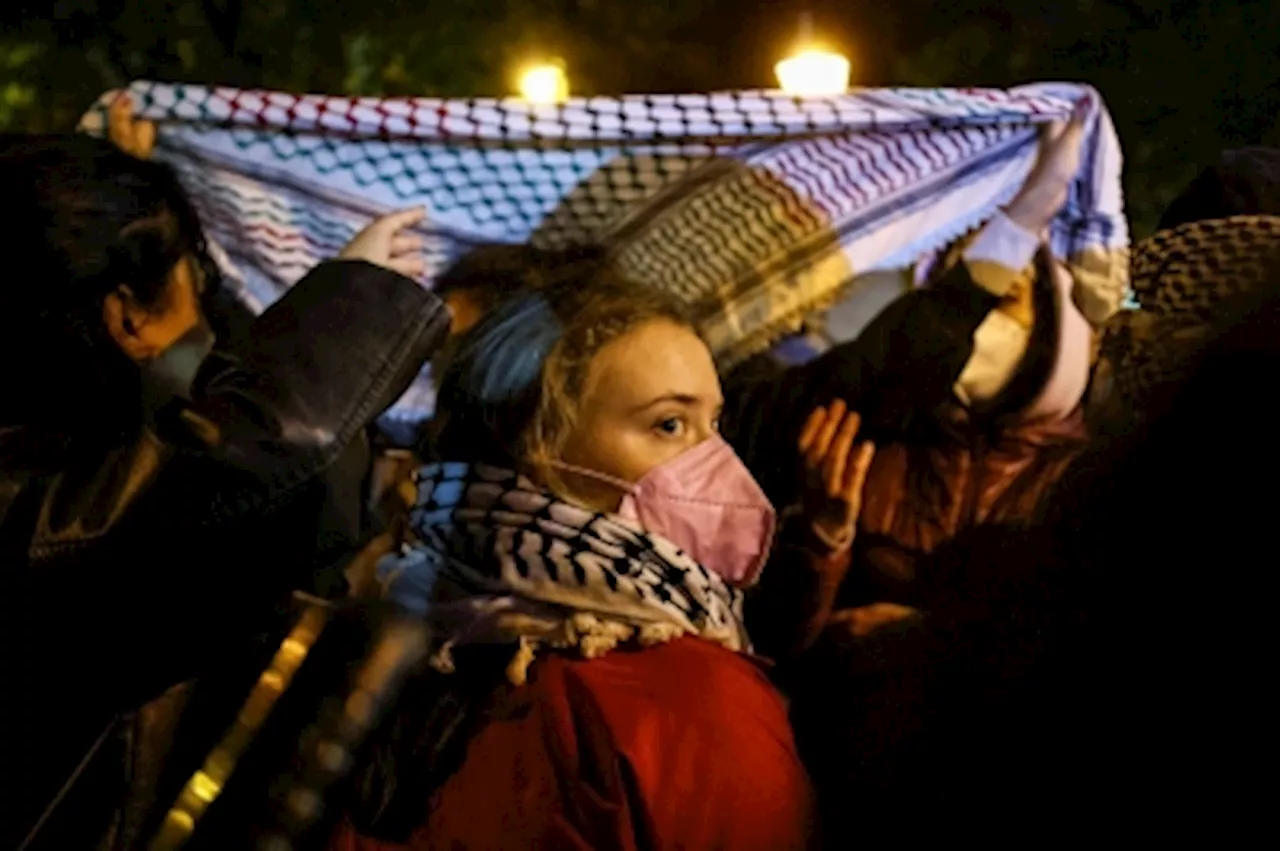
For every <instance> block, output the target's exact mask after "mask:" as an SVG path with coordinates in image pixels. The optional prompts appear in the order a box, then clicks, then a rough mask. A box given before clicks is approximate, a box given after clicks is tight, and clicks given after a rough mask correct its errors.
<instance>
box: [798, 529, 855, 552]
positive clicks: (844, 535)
mask: <svg viewBox="0 0 1280 851" xmlns="http://www.w3.org/2000/svg"><path fill="white" fill-rule="evenodd" d="M808 532H809V538H810V540H811V541H812V543H813V544H814V545H815V546H816V548H818V549H819V550H820V551H822V552H824V553H825V554H826V555H828V556H833V555H839V554H841V553H844V552H846V551H847V550H848V549H849V548H850V547H851V546H853V538H854V534H855V532H854V528H853V527H852V526H842V527H840V528H839V529H834V530H833V529H831V528H829V527H828V526H827V525H826V524H824V523H821V522H819V521H817V520H814V521H812V522H810V523H809V526H808Z"/></svg>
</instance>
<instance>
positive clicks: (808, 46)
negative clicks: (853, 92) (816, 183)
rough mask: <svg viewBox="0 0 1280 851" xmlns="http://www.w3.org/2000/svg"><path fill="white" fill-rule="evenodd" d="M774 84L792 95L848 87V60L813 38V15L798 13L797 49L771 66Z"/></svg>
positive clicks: (821, 94) (812, 94)
mask: <svg viewBox="0 0 1280 851" xmlns="http://www.w3.org/2000/svg"><path fill="white" fill-rule="evenodd" d="M773 72H774V74H776V75H777V77H778V85H779V86H780V87H781V88H782V91H783V92H784V93H785V94H789V95H792V96H793V97H830V96H832V95H842V94H844V93H845V92H846V91H848V90H849V60H848V59H846V58H845V57H843V56H841V55H840V54H839V53H833V52H831V51H829V50H824V49H822V48H821V47H819V46H818V43H817V42H816V41H814V38H813V16H812V15H810V14H809V13H808V12H804V13H802V14H801V15H800V38H799V49H798V50H797V51H796V52H795V53H793V54H792V55H791V56H788V57H787V58H786V59H783V60H782V61H781V62H779V63H778V64H777V65H775V66H773Z"/></svg>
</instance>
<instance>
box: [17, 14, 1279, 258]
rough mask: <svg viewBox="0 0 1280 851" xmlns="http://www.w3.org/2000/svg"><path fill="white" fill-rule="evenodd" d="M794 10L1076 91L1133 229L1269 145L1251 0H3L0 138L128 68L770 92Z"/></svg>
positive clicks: (927, 72) (862, 76)
mask: <svg viewBox="0 0 1280 851" xmlns="http://www.w3.org/2000/svg"><path fill="white" fill-rule="evenodd" d="M806 7H807V8H808V9H809V10H810V11H812V13H813V15H814V22H815V33H816V34H817V35H818V36H820V37H823V38H824V39H825V40H826V41H828V43H830V45H831V46H832V47H835V48H838V49H839V50H840V51H841V52H843V53H844V54H845V55H847V56H849V57H850V59H851V60H852V62H853V69H854V70H853V83H854V84H855V85H869V86H878V85H920V86H943V85H961V86H1008V85H1013V84H1017V83H1021V82H1031V81H1039V80H1070V81H1076V80H1079V81H1086V82H1089V83H1092V84H1093V85H1094V86H1096V87H1097V88H1098V89H1099V90H1100V91H1101V92H1102V95H1103V97H1104V98H1105V99H1106V101H1107V104H1108V106H1109V107H1110V109H1111V112H1112V114H1113V116H1114V117H1115V121H1116V125H1117V128H1118V130H1119V132H1120V136H1121V140H1122V143H1123V145H1124V148H1125V155H1126V160H1127V174H1126V188H1127V192H1128V203H1129V211H1130V216H1131V218H1132V221H1133V224H1134V230H1135V235H1136V236H1143V235H1145V234H1147V233H1149V232H1150V231H1151V229H1152V228H1153V227H1154V224H1155V220H1156V218H1157V217H1158V215H1159V212H1160V211H1161V209H1162V208H1163V206H1164V205H1165V204H1166V203H1167V202H1168V201H1169V200H1170V198H1171V197H1172V196H1173V194H1174V193H1176V192H1177V191H1178V190H1179V189H1180V188H1181V187H1182V186H1183V185H1184V184H1185V183H1186V182H1187V181H1188V180H1190V178H1191V177H1192V176H1193V175H1194V174H1195V172H1196V171H1198V170H1199V168H1200V167H1202V166H1203V165H1204V164H1205V162H1206V161H1207V160H1209V159H1211V158H1212V157H1213V156H1214V155H1215V154H1216V153H1217V152H1218V151H1219V150H1221V149H1222V148H1224V147H1231V146H1237V145H1243V144H1257V143H1269V144H1280V58H1278V57H1280V3H1271V2H1266V0H1263V2H1252V3H1251V2H1203V1H1202V0H1201V1H1200V2H1198V1H1197V0H1184V2H1141V0H1134V2H1120V1H1119V0H1057V2H1048V0H1045V2H1039V0H1010V1H1009V2H1003V3H998V2H982V0H947V1H946V2H942V1H940V0H810V2H807V3H805V2H793V0H661V2H659V0H43V2H37V1H36V0H6V2H4V3H3V4H2V6H0V23H2V24H3V28H2V30H0V130H9V131H38V130H51V129H53V130H61V129H69V128H71V127H73V126H74V123H75V121H76V119H77V118H78V117H79V116H80V114H81V113H82V112H83V111H84V109H85V107H86V106H87V105H88V104H89V103H90V101H91V100H92V99H93V98H94V97H96V96H97V95H98V94H100V93H101V92H102V91H103V90H105V89H107V88H110V87H114V86H119V85H121V84H123V83H125V82H127V81H128V80H130V79H140V78H149V79H157V80H181V81H190V82H201V83H222V84H230V85H238V86H249V87H266V88H272V89H285V90H293V91H310V92H325V93H334V94H336V93H348V94H389V95H394V94H415V95H445V96H481V95H500V94H506V93H509V92H510V91H511V90H512V87H513V84H512V75H513V69H514V68H515V67H516V66H518V65H519V64H520V62H521V61H522V60H525V59H531V58H536V57H539V56H559V57H562V58H563V59H564V60H565V62H566V63H567V66H568V73H569V80H570V85H571V87H572V89H573V93H574V94H609V93H622V92H672V91H699V90H715V89H729V88H758V87H770V86H773V85H774V77H773V65H774V63H775V62H776V61H777V60H778V59H780V58H782V57H783V56H784V55H785V54H786V53H787V52H788V49H789V48H790V47H791V46H792V45H793V43H794V38H795V35H796V32H797V24H798V21H799V15H800V12H801V11H803V10H804V9H805V8H806Z"/></svg>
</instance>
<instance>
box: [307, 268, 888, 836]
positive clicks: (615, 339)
mask: <svg viewBox="0 0 1280 851" xmlns="http://www.w3.org/2000/svg"><path fill="white" fill-rule="evenodd" d="M722 404H723V399H722V396H721V390H720V382H719V379H718V377H717V373H716V368H715V364H714V363H713V361H712V357H711V353H710V352H709V351H708V349H707V347H706V345H705V344H704V343H703V342H702V340H701V339H699V337H698V336H697V334H696V333H695V332H694V331H693V330H692V329H691V326H690V324H689V323H688V322H687V321H686V320H685V319H684V318H683V317H682V316H681V315H680V313H679V312H678V311H677V310H676V309H675V308H673V307H672V306H671V305H669V304H667V303H666V302H664V301H662V300H660V299H659V298H658V297H657V296H654V295H648V294H646V293H645V292H643V291H638V290H637V288H636V287H634V285H631V284H628V283H627V282H626V281H622V280H616V279H613V278H612V277H611V276H610V275H609V273H607V272H600V271H596V272H593V273H591V274H590V275H589V279H586V280H581V281H574V282H572V285H570V286H564V287H560V288H557V289H555V290H553V291H548V292H543V293H533V294H529V295H527V296H524V297H521V298H518V299H516V300H513V301H511V302H509V303H508V304H506V305H504V306H503V307H501V308H500V309H498V310H497V311H495V312H494V313H492V314H491V315H489V316H487V317H485V319H484V320H483V321H482V322H481V323H480V324H479V325H478V326H477V327H476V328H475V329H473V330H472V331H470V332H469V333H468V334H467V335H466V337H464V338H463V339H462V341H461V342H460V345H459V349H458V352H457V354H456V356H455V357H454V359H453V360H452V362H451V365H450V368H449V370H448V371H447V372H446V374H445V376H444V379H443V382H442V386H441V393H440V406H439V408H440V411H441V417H440V421H439V423H438V428H439V433H438V435H437V437H436V442H435V445H436V447H437V448H438V450H439V453H440V456H441V457H443V458H446V459H449V460H447V461H445V462H443V463H437V464H431V465H428V466H425V467H423V468H422V469H421V470H420V471H419V474H418V481H417V486H418V495H417V500H416V502H415V504H414V506H413V507H412V509H411V519H410V523H409V525H410V527H411V529H412V537H413V540H412V542H411V543H410V544H409V545H407V546H406V547H404V548H403V550H402V551H401V553H400V554H399V555H397V556H394V557H391V558H388V559H387V560H385V561H384V563H383V564H382V565H381V566H380V568H379V573H380V580H381V582H382V584H383V587H384V590H385V594H386V595H387V596H388V597H390V598H391V599H392V600H394V601H396V602H397V603H399V604H400V605H401V606H402V607H404V608H407V609H410V610H412V611H416V612H419V613H420V614H421V615H422V616H423V617H425V618H426V619H427V620H428V622H429V623H431V624H432V625H433V627H434V628H435V629H436V631H437V634H438V635H439V636H440V637H441V642H440V644H439V646H438V649H437V652H436V654H435V656H434V658H433V665H432V667H433V668H434V669H435V670H433V671H430V672H427V673H426V674H424V675H423V676H422V677H420V678H419V680H418V682H416V683H414V684H411V685H410V686H409V687H408V688H407V689H406V691H405V693H404V694H403V695H402V697H401V700H400V703H399V706H398V708H397V710H396V712H395V713H394V715H395V716H396V717H394V718H393V719H392V720H391V722H390V723H389V724H388V725H386V726H385V727H384V730H383V732H382V735H381V736H380V738H379V739H378V740H377V741H375V743H374V746H373V754H374V757H373V759H371V760H370V761H369V763H368V766H369V767H367V768H366V769H363V770H362V771H358V774H361V775H362V776H361V782H360V783H359V784H358V788H359V789H360V797H361V800H360V801H359V802H358V804H357V805H356V806H355V807H354V809H353V810H352V814H351V819H350V821H351V823H350V825H349V826H348V827H346V828H344V830H343V832H342V833H341V834H340V835H339V836H338V837H336V838H335V840H334V845H333V846H332V847H334V848H342V849H349V850H350V851H355V849H370V848H381V847H387V845H385V844H384V843H387V842H390V843H392V844H393V845H395V846H398V847H409V848H414V849H426V848H445V847H450V848H452V847H467V848H485V849H502V848H512V849H515V848H520V849H524V848H547V847H551V848H558V847H563V848H588V847H589V848H638V847H652V848H761V849H765V848H769V849H773V848H801V847H810V846H811V845H812V844H813V843H814V842H815V841H816V839H817V835H818V832H817V825H816V824H815V815H814V806H813V795H812V790H811V787H810V783H809V780H808V778H807V775H806V773H805V770H804V768H803V767H802V765H801V763H800V760H799V758H798V757H797V755H796V751H795V746H794V742H793V740H792V735H791V730H790V727H789V723H788V719H787V708H786V705H785V702H784V700H783V698H782V697H781V695H780V694H779V693H778V692H777V691H776V690H775V689H774V687H773V686H772V684H771V683H770V681H769V679H768V676H767V675H766V664H767V663H764V662H763V660H761V659H759V658H757V657H755V656H753V647H752V643H751V640H750V638H749V637H748V633H747V629H746V627H745V625H744V620H743V602H744V592H745V590H746V589H747V588H749V587H750V586H751V585H753V584H754V583H755V581H756V579H757V577H758V576H759V574H760V571H761V569H762V567H763V565H764V563H765V561H766V559H768V558H769V555H770V552H771V550H773V549H774V543H775V540H774V539H775V537H777V538H778V539H779V540H778V543H779V544H782V545H784V547H789V548H791V550H792V551H794V552H799V553H801V560H802V562H804V564H803V568H804V569H807V570H810V571H812V572H814V573H815V574H818V573H821V572H822V571H824V570H830V569H831V564H832V563H833V562H839V561H840V560H841V559H844V558H847V546H839V545H837V546H830V547H828V546H824V545H823V544H822V542H823V541H833V542H847V541H848V539H849V538H850V536H851V535H852V529H853V526H854V524H855V522H856V515H857V508H858V494H859V493H860V491H861V486H862V481H863V478H864V476H865V474H866V469H867V467H868V465H869V463H870V459H871V452H872V450H871V447H870V446H869V445H865V444H864V445H862V446H861V447H857V446H855V441H856V430H857V420H856V418H852V419H850V420H849V421H848V422H846V423H844V424H843V425H842V427H841V428H840V429H839V430H836V431H833V432H832V434H831V435H827V436H826V442H827V444H828V451H826V452H825V453H823V455H822V457H821V458H818V459H816V463H815V465H814V466H815V475H814V482H815V484H814V488H815V490H817V491H818V494H816V497H815V498H814V499H811V500H809V502H808V504H809V505H810V506H812V508H811V511H810V513H809V514H808V515H807V516H802V517H799V518H797V522H795V523H794V524H792V523H787V524H783V527H782V528H781V529H778V528H777V521H776V518H775V513H774V509H773V507H772V506H771V505H770V504H769V502H768V500H767V499H766V498H765V496H764V494H763V492H762V491H761V490H760V487H759V486H758V485H757V484H756V482H755V480H754V479H753V478H752V477H751V474H750V473H749V472H748V471H747V470H746V468H745V467H744V466H743V464H742V462H741V461H739V460H738V458H737V456H736V455H735V454H734V452H733V450H732V449H731V448H730V447H729V446H728V444H726V443H725V442H724V440H723V439H722V438H721V437H720V436H719V433H718V417H719V414H720V408H721V406H722ZM788 568H789V569H796V567H794V566H790V565H789V566H788ZM797 616H798V617H803V613H797ZM372 837H378V839H377V840H375V839H373V838H372Z"/></svg>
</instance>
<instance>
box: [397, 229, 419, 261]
mask: <svg viewBox="0 0 1280 851" xmlns="http://www.w3.org/2000/svg"><path fill="white" fill-rule="evenodd" d="M426 245H427V243H426V240H424V239H423V238H422V237H420V236H418V235H417V234H412V233H398V234H396V235H395V236H393V237H392V238H391V256H392V257H395V256H397V255H399V254H420V253H421V252H422V250H423V249H424V248H426Z"/></svg>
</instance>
